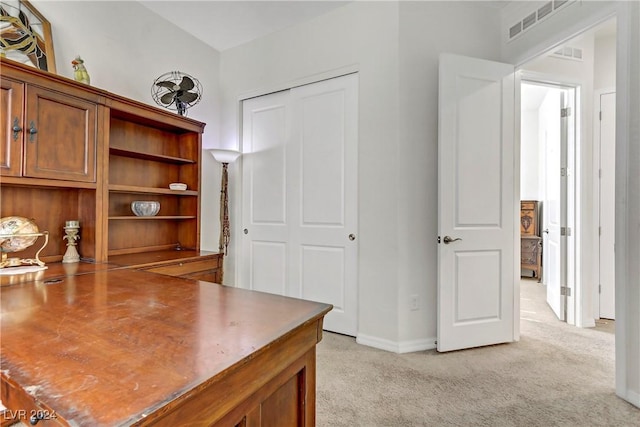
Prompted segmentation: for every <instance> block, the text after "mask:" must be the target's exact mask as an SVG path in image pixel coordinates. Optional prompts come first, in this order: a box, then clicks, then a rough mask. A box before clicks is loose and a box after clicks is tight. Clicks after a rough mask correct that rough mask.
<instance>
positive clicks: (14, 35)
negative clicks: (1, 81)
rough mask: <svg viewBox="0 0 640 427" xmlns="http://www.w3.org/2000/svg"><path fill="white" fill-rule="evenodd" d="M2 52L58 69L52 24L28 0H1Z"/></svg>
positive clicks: (38, 66)
mask: <svg viewBox="0 0 640 427" xmlns="http://www.w3.org/2000/svg"><path fill="white" fill-rule="evenodd" d="M0 55H1V56H3V57H5V58H7V59H10V60H13V61H17V62H21V63H23V64H27V65H30V66H33V67H35V68H38V69H41V70H44V71H49V72H51V73H55V72H56V61H55V55H54V52H53V38H52V35H51V24H50V23H49V21H48V20H47V19H46V18H45V17H44V16H43V15H42V14H41V13H40V12H39V11H38V10H37V9H36V8H35V7H34V6H33V5H32V4H31V3H29V2H28V1H26V0H2V1H0Z"/></svg>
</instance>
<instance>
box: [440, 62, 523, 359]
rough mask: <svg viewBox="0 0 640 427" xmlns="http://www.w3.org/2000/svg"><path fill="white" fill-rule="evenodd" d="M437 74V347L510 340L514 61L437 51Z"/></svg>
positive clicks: (514, 236) (514, 319)
mask: <svg viewBox="0 0 640 427" xmlns="http://www.w3.org/2000/svg"><path fill="white" fill-rule="evenodd" d="M439 75H440V87H439V90H440V91H439V96H438V99H439V138H438V157H439V159H438V222H439V224H438V232H439V240H440V243H439V245H438V338H437V340H438V343H437V347H438V351H449V350H457V349H462V348H469V347H477V346H483V345H490V344H496V343H503V342H510V341H513V340H515V339H516V338H517V337H516V336H515V335H516V332H515V331H516V322H517V321H518V319H517V316H515V315H514V314H515V313H514V304H515V296H516V295H517V293H516V290H515V286H516V284H517V280H518V279H519V276H520V274H519V273H520V270H519V265H517V267H518V269H517V274H516V253H517V251H518V249H517V248H519V246H516V242H517V241H518V242H519V229H518V230H516V221H515V218H516V216H517V212H518V206H519V205H518V201H519V189H518V188H517V187H516V186H515V184H516V183H517V180H516V179H515V178H516V177H515V172H516V167H515V163H516V161H517V159H516V158H515V154H516V150H515V142H514V141H515V128H514V113H517V115H516V116H519V111H516V110H515V108H519V107H518V106H517V105H516V103H515V85H516V83H515V78H514V67H513V66H512V65H509V64H501V63H496V62H491V61H486V60H480V59H475V58H467V57H462V56H457V55H450V54H443V55H441V57H440V74H439ZM445 239H453V242H450V243H447V241H446V240H445ZM518 261H519V260H518Z"/></svg>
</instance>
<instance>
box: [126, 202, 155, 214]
mask: <svg viewBox="0 0 640 427" xmlns="http://www.w3.org/2000/svg"><path fill="white" fill-rule="evenodd" d="M131 211H132V212H133V213H134V214H135V215H136V216H155V215H157V214H158V212H160V202H156V201H151V200H136V201H134V202H131Z"/></svg>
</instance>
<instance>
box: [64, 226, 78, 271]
mask: <svg viewBox="0 0 640 427" xmlns="http://www.w3.org/2000/svg"><path fill="white" fill-rule="evenodd" d="M65 224H66V225H65V227H64V232H65V234H66V235H65V236H64V237H63V238H62V239H63V240H65V239H66V240H67V251H66V252H65V254H64V256H63V257H62V262H63V263H72V262H80V254H79V253H78V250H77V249H76V246H77V245H78V243H77V241H78V240H80V235H79V234H78V231H79V230H80V222H79V221H67V222H66V223H65Z"/></svg>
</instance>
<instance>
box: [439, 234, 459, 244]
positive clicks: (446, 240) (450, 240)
mask: <svg viewBox="0 0 640 427" xmlns="http://www.w3.org/2000/svg"><path fill="white" fill-rule="evenodd" d="M458 240H462V239H461V238H459V237H456V238H455V239H454V238H452V237H451V236H444V239H443V240H442V241H443V242H444V244H445V245H448V244H449V243H453V242H455V241H458Z"/></svg>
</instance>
